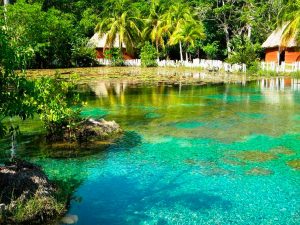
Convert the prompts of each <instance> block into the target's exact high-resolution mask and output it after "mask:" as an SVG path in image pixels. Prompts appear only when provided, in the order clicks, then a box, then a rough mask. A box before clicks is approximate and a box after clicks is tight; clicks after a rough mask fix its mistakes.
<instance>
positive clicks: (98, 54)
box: [96, 48, 104, 59]
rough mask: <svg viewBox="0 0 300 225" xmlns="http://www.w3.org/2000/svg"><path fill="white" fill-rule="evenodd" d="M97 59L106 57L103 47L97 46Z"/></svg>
mask: <svg viewBox="0 0 300 225" xmlns="http://www.w3.org/2000/svg"><path fill="white" fill-rule="evenodd" d="M96 54H97V59H104V53H103V48H96Z"/></svg>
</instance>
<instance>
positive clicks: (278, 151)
mask: <svg viewBox="0 0 300 225" xmlns="http://www.w3.org/2000/svg"><path fill="white" fill-rule="evenodd" d="M270 152H271V153H273V154H276V155H293V154H295V152H294V151H292V150H290V149H288V148H285V147H277V148H273V149H271V150H270Z"/></svg>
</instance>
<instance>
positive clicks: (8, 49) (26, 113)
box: [0, 28, 34, 137]
mask: <svg viewBox="0 0 300 225" xmlns="http://www.w3.org/2000/svg"><path fill="white" fill-rule="evenodd" d="M25 58H26V51H25V50H24V49H20V48H18V47H15V46H13V45H11V44H10V42H9V39H8V37H7V35H6V33H5V31H4V29H1V28H0V137H1V136H3V135H5V134H6V133H7V131H11V132H13V130H14V127H10V129H7V127H6V126H4V125H3V120H4V119H5V117H12V116H19V117H20V118H22V119H26V118H28V117H32V116H33V113H34V107H33V106H32V104H31V100H32V98H31V96H32V93H33V89H34V86H33V83H32V82H30V81H28V80H27V79H26V78H25V76H24V75H17V74H16V73H15V68H16V67H19V68H23V66H24V62H25V61H26V60H25Z"/></svg>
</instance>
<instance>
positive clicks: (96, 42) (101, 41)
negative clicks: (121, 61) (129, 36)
mask: <svg viewBox="0 0 300 225" xmlns="http://www.w3.org/2000/svg"><path fill="white" fill-rule="evenodd" d="M106 39H107V35H106V34H103V35H102V36H100V35H99V33H98V32H97V33H95V34H94V35H93V37H92V38H91V39H90V40H89V42H88V46H91V47H95V48H103V49H104V48H110V47H113V48H119V46H120V45H119V35H117V36H116V40H115V42H114V43H113V45H112V46H108V45H107V43H106ZM122 48H126V45H125V43H122Z"/></svg>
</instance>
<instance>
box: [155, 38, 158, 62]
mask: <svg viewBox="0 0 300 225" xmlns="http://www.w3.org/2000/svg"><path fill="white" fill-rule="evenodd" d="M155 44H156V53H157V61H159V51H158V42H157V41H156V43H155Z"/></svg>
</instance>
